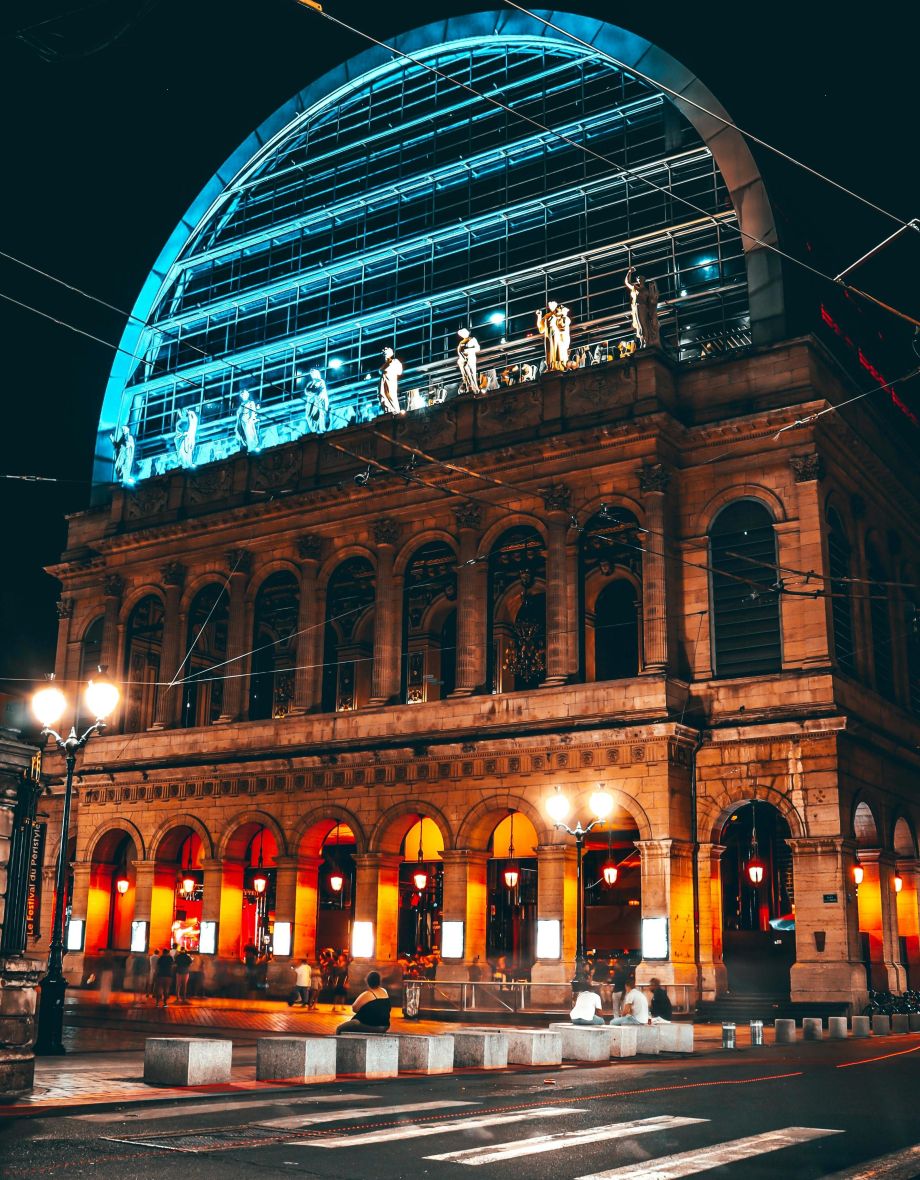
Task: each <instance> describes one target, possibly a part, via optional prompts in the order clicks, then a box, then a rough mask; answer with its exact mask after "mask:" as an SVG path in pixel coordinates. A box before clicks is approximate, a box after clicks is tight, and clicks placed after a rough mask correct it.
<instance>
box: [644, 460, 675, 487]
mask: <svg viewBox="0 0 920 1180" xmlns="http://www.w3.org/2000/svg"><path fill="white" fill-rule="evenodd" d="M670 482H671V472H670V471H669V470H668V468H667V467H665V465H664V464H663V463H644V464H643V465H642V466H641V467H640V468H639V491H640V492H666V491H667V490H668V484H669V483H670Z"/></svg>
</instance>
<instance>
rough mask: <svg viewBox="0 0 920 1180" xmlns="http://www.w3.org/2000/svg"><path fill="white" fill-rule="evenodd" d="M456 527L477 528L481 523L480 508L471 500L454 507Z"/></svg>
mask: <svg viewBox="0 0 920 1180" xmlns="http://www.w3.org/2000/svg"><path fill="white" fill-rule="evenodd" d="M454 517H455V519H456V521H457V528H458V529H478V528H479V527H480V526H481V525H482V509H481V508H480V507H479V505H478V504H474V503H473V502H472V501H469V502H467V503H466V504H461V505H460V506H459V507H457V508H455V509H454Z"/></svg>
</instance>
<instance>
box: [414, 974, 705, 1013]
mask: <svg viewBox="0 0 920 1180" xmlns="http://www.w3.org/2000/svg"><path fill="white" fill-rule="evenodd" d="M404 988H405V993H404V1003H405V1005H406V1008H407V1009H408V1008H409V1007H410V1006H412V1007H414V1008H415V1012H413V1015H415V1014H416V1013H417V1012H418V1010H419V1009H424V1010H425V1011H426V1012H431V1011H435V1012H437V1011H444V1012H481V1013H483V1014H484V1015H485V1014H486V1013H490V1012H491V1013H515V1012H529V1013H533V1012H562V1011H568V1009H569V1008H571V1006H572V991H571V988H570V986H569V985H568V984H567V983H531V982H530V981H529V980H523V979H521V980H510V981H509V982H507V983H491V982H489V983H473V982H468V981H464V980H443V981H442V980H438V979H419V980H406V982H405V985H404ZM416 989H417V990H416ZM599 990H600V989H599ZM666 990H667V993H668V996H669V997H670V1000H671V1004H672V1007H673V1010H674V1012H675V1014H677V1015H684V1014H686V1013H689V1012H692V1011H693V1008H694V1007H695V1003H696V989H695V988H694V987H691V986H690V985H689V984H669V985H668V987H667V989H666ZM601 997H602V999H603V1000H605V1011H608V1010H609V1007H610V1005H609V997H608V994H607V989H606V987H604V988H603V990H602V991H601Z"/></svg>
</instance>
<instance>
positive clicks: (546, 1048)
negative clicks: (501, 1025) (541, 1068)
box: [505, 1028, 562, 1065]
mask: <svg viewBox="0 0 920 1180" xmlns="http://www.w3.org/2000/svg"><path fill="white" fill-rule="evenodd" d="M505 1036H506V1037H507V1038H508V1064H509V1065H561V1064H562V1034H561V1033H558V1032H554V1031H553V1030H552V1029H549V1028H509V1029H506V1030H505Z"/></svg>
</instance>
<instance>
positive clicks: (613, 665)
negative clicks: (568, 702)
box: [579, 508, 642, 681]
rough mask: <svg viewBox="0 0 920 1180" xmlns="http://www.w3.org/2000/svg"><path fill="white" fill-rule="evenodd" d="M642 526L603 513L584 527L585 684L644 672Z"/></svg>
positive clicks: (620, 514) (624, 513)
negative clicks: (638, 533) (642, 668)
mask: <svg viewBox="0 0 920 1180" xmlns="http://www.w3.org/2000/svg"><path fill="white" fill-rule="evenodd" d="M638 527H639V522H638V521H637V520H636V518H635V516H634V515H633V514H632V513H631V512H629V511H628V510H627V509H625V508H604V509H603V510H602V511H601V512H599V513H598V514H597V515H596V516H593V517H592V518H591V519H590V520H589V521H588V523H587V524H586V525H585V528H584V531H583V533H582V537H581V547H580V554H579V557H580V593H579V604H580V610H581V628H580V629H581V654H580V664H581V678H582V679H583V680H587V681H593V680H620V679H623V678H625V677H629V676H636V675H638V673H639V667H640V653H641V643H640V633H641V629H642V609H641V602H640V594H639V590H638V587H639V586H641V584H642V553H641V549H640V547H639V545H638V544H637V532H636V530H637V529H638Z"/></svg>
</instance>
